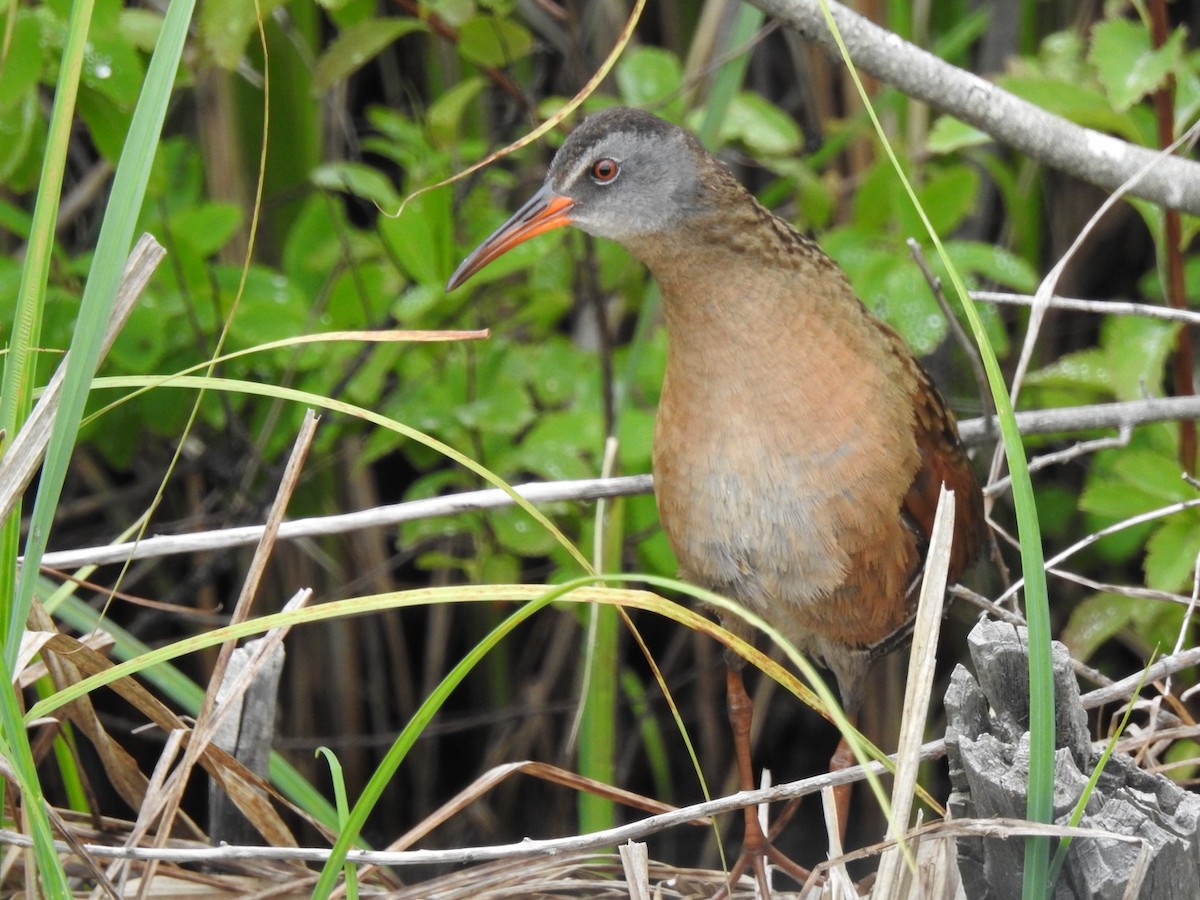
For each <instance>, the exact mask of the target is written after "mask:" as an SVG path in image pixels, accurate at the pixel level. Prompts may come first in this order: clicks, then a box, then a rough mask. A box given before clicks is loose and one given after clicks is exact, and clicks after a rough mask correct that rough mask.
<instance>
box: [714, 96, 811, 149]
mask: <svg viewBox="0 0 1200 900" xmlns="http://www.w3.org/2000/svg"><path fill="white" fill-rule="evenodd" d="M719 138H720V141H721V143H729V142H732V141H740V142H741V143H743V144H745V145H746V148H747V149H748V150H749V151H750V152H751V153H754V154H756V155H761V156H794V155H795V154H797V153H799V152H800V147H801V144H802V141H801V138H800V128H799V127H798V126H797V125H796V123H795V122H794V121H793V120H792V118H791V116H789V115H788V114H787V113H785V112H784V111H783V110H781V109H780V108H779V107H778V106H775V105H774V104H773V103H771V102H770V101H769V100H766V99H764V98H763V97H761V96H759V95H758V94H754V93H751V92H750V91H742V92H741V93H739V94H738V95H737V96H735V97H734V98H733V101H732V102H731V103H730V104H729V112H728V114H727V115H726V116H725V118H724V119H723V120H722V122H721V131H720V136H719Z"/></svg>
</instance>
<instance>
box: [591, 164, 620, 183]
mask: <svg viewBox="0 0 1200 900" xmlns="http://www.w3.org/2000/svg"><path fill="white" fill-rule="evenodd" d="M620 173H621V167H620V166H618V165H617V161H616V160H615V159H598V160H596V161H595V162H594V163H592V180H593V181H595V182H596V184H608V183H609V182H610V181H612V180H613V179H614V178H616V177H617V176H618V175H619V174H620Z"/></svg>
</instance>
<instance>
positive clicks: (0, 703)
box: [0, 0, 94, 896]
mask: <svg viewBox="0 0 1200 900" xmlns="http://www.w3.org/2000/svg"><path fill="white" fill-rule="evenodd" d="M93 6H94V4H93V2H92V0H79V2H77V3H75V4H73V5H72V7H71V14H70V18H69V20H68V23H67V33H66V41H65V44H64V46H63V53H62V56H61V57H60V59H59V71H58V84H57V86H56V88H55V92H54V106H53V109H52V111H51V114H50V124H49V130H48V132H47V135H46V153H45V157H44V159H43V163H42V171H41V175H40V178H39V182H38V193H37V200H36V202H35V204H34V215H33V220H32V223H31V228H30V234H29V242H28V245H27V247H26V251H25V262H24V265H23V266H22V268H21V282H20V286H19V288H18V294H17V306H16V309H15V311H14V320H13V324H12V336H11V338H10V340H9V346H8V356H7V358H6V360H5V363H4V378H3V382H2V383H0V430H2V431H3V433H4V434H8V435H12V434H15V433H16V431H17V429H18V428H19V427H20V426H21V424H22V423H23V422H24V420H25V418H26V417H27V416H28V415H29V409H30V406H31V404H32V398H33V381H34V378H35V375H36V369H37V366H36V356H35V348H36V347H37V345H38V343H39V342H40V335H41V323H42V309H43V305H44V301H45V294H46V281H47V277H48V273H49V270H50V257H51V255H52V253H53V251H54V231H55V225H56V223H57V220H58V207H59V200H60V199H61V197H62V184H63V173H64V171H65V166H66V158H67V150H68V146H69V143H70V138H71V127H72V124H73V122H74V116H75V100H76V97H77V95H78V92H79V76H80V72H81V71H82V66H83V57H84V52H85V50H86V47H87V34H88V29H89V28H90V26H91V20H92V9H93ZM10 15H11V18H10V20H9V21H10V22H11V21H12V19H14V18H15V16H16V8H15V7H14V8H13V9H12V10H11V13H10ZM20 526H21V511H20V506H19V505H18V506H17V508H16V509H14V510H13V512H12V514H11V515H10V516H9V517H8V520H7V521H6V522H5V523H4V525H3V529H2V531H0V572H4V573H5V575H4V577H3V578H0V627H3V628H6V629H7V631H6V632H5V634H4V645H5V656H4V659H5V667H4V671H5V672H6V673H7V674H8V675H10V676H11V675H13V674H15V672H14V668H15V666H16V657H17V649H18V648H19V647H20V642H21V635H22V632H23V631H24V624H25V612H24V611H23V610H22V609H21V607H20V604H19V603H18V601H17V599H16V598H17V594H16V592H15V590H14V588H15V581H14V579H13V577H12V575H13V574H15V573H16V570H17V552H18V546H19V544H20V540H21V536H20ZM25 609H26V610H27V607H26V608H25ZM6 680H7V682H8V683H7V684H6V686H5V687H4V688H3V689H2V690H0V738H2V740H3V744H4V755H5V757H6V758H7V759H8V760H9V761H10V764H11V766H12V768H13V773H14V775H15V777H16V780H17V785H18V787H19V788H20V792H21V796H22V797H23V798H24V804H23V808H24V812H25V815H26V817H27V820H28V821H27V824H26V827H27V829H28V832H29V835H30V837H32V839H33V854H34V860H35V862H36V865H37V869H38V872H39V873H40V875H41V879H42V885H43V887H44V889H45V890H46V891H47V893H48V894H49V895H51V896H66V895H67V892H68V888H67V881H66V874H65V873H64V871H63V868H62V865H61V863H60V862H59V860H58V854H57V853H56V852H55V849H54V837H53V834H52V832H51V830H50V821H49V817H48V816H47V814H46V810H45V797H44V795H43V794H42V787H41V784H40V782H39V781H38V775H37V767H36V764H35V763H34V759H33V754H32V751H31V750H30V747H29V739H28V735H27V734H26V731H25V724H24V722H23V721H22V716H21V704H20V698H19V697H18V695H17V693H16V690H15V689H14V688H13V686H12V685H13V681H12V678H11V677H9V678H7V679H6Z"/></svg>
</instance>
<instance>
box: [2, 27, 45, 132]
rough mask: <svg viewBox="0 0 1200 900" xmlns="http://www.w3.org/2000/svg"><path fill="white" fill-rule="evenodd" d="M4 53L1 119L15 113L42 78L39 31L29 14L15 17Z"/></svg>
mask: <svg viewBox="0 0 1200 900" xmlns="http://www.w3.org/2000/svg"><path fill="white" fill-rule="evenodd" d="M8 14H9V15H10V16H11V15H12V12H11V11H10V12H9V13H8ZM6 49H7V51H8V55H7V57H6V58H5V59H4V64H3V66H0V115H4V114H7V113H9V112H11V111H14V110H15V109H17V108H18V105H19V104H20V103H22V102H24V100H25V96H26V93H27V92H29V91H32V90H33V88H34V86H35V85H37V83H38V80H39V78H40V76H41V74H42V29H41V26H40V24H39V23H38V20H37V19H36V18H35V17H34V16H33V15H32V14H30V13H29V12H28V11H22V12H21V13H19V14H18V15H17V21H16V24H15V25H14V26H13V30H12V41H11V42H10V43H9V44H8V46H7V48H6Z"/></svg>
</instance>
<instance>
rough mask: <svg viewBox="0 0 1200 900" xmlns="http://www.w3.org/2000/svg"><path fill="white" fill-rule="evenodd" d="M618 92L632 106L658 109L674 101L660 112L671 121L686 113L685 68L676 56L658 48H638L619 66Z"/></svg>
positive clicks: (629, 51)
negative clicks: (667, 101) (683, 96)
mask: <svg viewBox="0 0 1200 900" xmlns="http://www.w3.org/2000/svg"><path fill="white" fill-rule="evenodd" d="M616 76H617V88H618V90H619V91H620V92H621V99H623V100H624V101H625V102H626V103H628V104H629V105H630V106H640V107H651V108H655V109H658V107H659V105H660V104H662V103H663V101H666V100H671V101H673V102H672V103H671V104H670V105H669V106H668V108H667V109H666V110H661V109H659V110H658V111H659V112H660V113H661V114H663V115H665V116H666V117H667V118H673V117H674V116H677V115H679V114H681V113H682V112H683V103H682V99H681V95H680V89H681V87H682V84H683V68H682V66H680V65H679V59H678V58H677V57H676V56H675V54H674V53H671V52H670V51H667V50H662V49H660V48H658V47H634V48H630V49H629V50H628V51H626V53H625V55H624V56H622V57H621V60H620V62H618V63H617V68H616Z"/></svg>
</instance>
